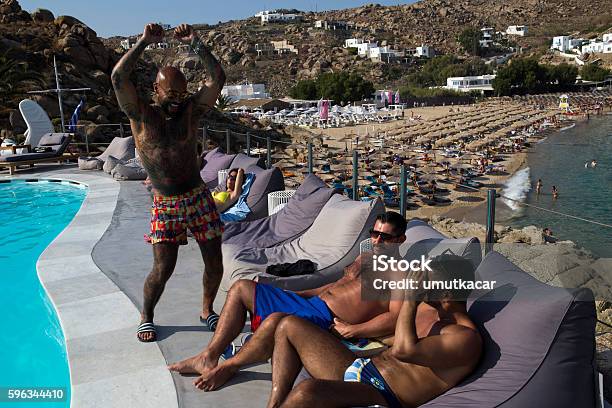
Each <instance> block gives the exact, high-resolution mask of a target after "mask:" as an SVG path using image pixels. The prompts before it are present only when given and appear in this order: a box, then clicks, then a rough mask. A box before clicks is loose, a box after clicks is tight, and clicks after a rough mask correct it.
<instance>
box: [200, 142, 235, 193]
mask: <svg viewBox="0 0 612 408" xmlns="http://www.w3.org/2000/svg"><path fill="white" fill-rule="evenodd" d="M234 156H235V155H233V154H225V153H223V151H221V149H220V148H219V147H217V148H216V149H213V150H211V151H210V152H208V153H206V154H205V155H204V157H203V158H202V160H204V166H203V167H202V170H200V177H202V180H204V182H205V183H206V185H207V186H208V188H209V189H213V188H215V187H217V184H219V179H218V172H219V170H224V169H228V168H229V166H230V164H231V163H232V160H234Z"/></svg>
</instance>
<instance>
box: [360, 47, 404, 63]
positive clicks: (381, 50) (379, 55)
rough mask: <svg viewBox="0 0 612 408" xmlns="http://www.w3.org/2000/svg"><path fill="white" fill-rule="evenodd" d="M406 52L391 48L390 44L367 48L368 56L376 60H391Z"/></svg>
mask: <svg viewBox="0 0 612 408" xmlns="http://www.w3.org/2000/svg"><path fill="white" fill-rule="evenodd" d="M404 54H405V53H404V52H402V51H397V50H393V49H391V47H389V46H385V47H372V48H369V49H368V50H367V58H369V59H371V60H372V61H374V62H391V60H394V59H396V58H402V57H403V56H404Z"/></svg>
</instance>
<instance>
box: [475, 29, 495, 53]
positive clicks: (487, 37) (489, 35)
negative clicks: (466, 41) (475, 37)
mask: <svg viewBox="0 0 612 408" xmlns="http://www.w3.org/2000/svg"><path fill="white" fill-rule="evenodd" d="M480 32H481V33H482V40H480V41H479V42H480V46H481V47H483V48H488V47H490V46H491V45H493V40H494V39H495V28H493V27H484V28H481V29H480Z"/></svg>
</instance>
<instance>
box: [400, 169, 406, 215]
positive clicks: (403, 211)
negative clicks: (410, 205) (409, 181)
mask: <svg viewBox="0 0 612 408" xmlns="http://www.w3.org/2000/svg"><path fill="white" fill-rule="evenodd" d="M400 214H401V215H402V217H404V218H406V166H405V165H403V164H402V167H401V172H400Z"/></svg>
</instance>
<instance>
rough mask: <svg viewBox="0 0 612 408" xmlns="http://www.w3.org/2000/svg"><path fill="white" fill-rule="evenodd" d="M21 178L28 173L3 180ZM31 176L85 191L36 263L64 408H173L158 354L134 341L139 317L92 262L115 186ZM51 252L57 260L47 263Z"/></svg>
mask: <svg viewBox="0 0 612 408" xmlns="http://www.w3.org/2000/svg"><path fill="white" fill-rule="evenodd" d="M29 178H33V175H32V174H30V175H28V176H27V177H25V176H17V177H12V178H11V179H13V180H20V179H29ZM37 178H38V179H41V180H44V179H62V180H65V181H72V182H76V183H80V184H84V185H86V186H87V187H88V192H87V196H86V197H85V199H84V200H83V203H82V204H81V207H80V208H79V211H78V212H77V213H76V214H75V216H74V218H73V219H72V220H71V221H70V223H69V224H68V225H67V226H66V228H64V230H63V231H62V232H61V233H60V234H58V235H57V236H56V237H55V239H54V240H53V241H52V242H51V243H50V244H49V245H48V246H47V248H45V250H44V251H43V252H42V253H41V255H40V257H39V258H38V260H37V263H36V270H37V274H38V278H39V281H40V282H41V285H42V286H43V287H44V289H45V291H46V293H47V295H48V297H49V299H50V301H51V304H52V305H53V307H54V309H55V311H56V313H57V316H58V320H59V322H60V325H61V327H62V332H63V334H64V339H65V342H66V351H67V358H68V365H69V372H70V385H71V392H70V396H71V400H70V406H71V407H73V408H81V407H87V408H92V407H115V406H116V407H124V406H133V405H136V404H139V405H141V404H142V405H144V406H148V407H170V408H171V407H178V396H177V391H176V388H175V385H174V382H173V380H172V376H171V375H170V373H169V372H168V370H167V369H166V361H165V359H164V356H163V354H162V352H161V350H160V349H159V347H158V346H157V344H156V343H149V344H143V343H139V342H138V341H137V340H136V336H135V330H136V323H137V322H138V319H139V316H140V314H139V311H138V310H137V309H136V307H135V306H134V304H133V303H132V302H131V301H130V300H129V299H128V297H127V296H126V295H125V294H124V293H123V292H122V291H121V289H120V288H119V287H117V286H116V285H115V284H114V283H113V282H112V281H111V280H110V279H109V278H108V277H107V276H106V275H105V274H104V272H102V271H101V270H100V269H99V268H98V267H97V266H96V264H95V263H94V262H93V259H92V251H93V248H94V247H95V244H96V243H97V242H98V241H99V240H100V238H101V237H102V236H103V234H104V232H105V231H106V230H107V228H108V227H109V225H110V223H111V220H112V217H113V214H114V211H115V207H116V204H117V198H118V195H119V189H120V184H119V183H118V182H117V181H115V180H113V179H111V178H109V177H108V176H106V175H103V174H96V173H90V174H70V172H69V171H68V172H62V173H41V174H39V175H38V177H37ZM88 216H89V217H88ZM92 218H94V219H95V223H94V224H93V225H92V224H91V219H92ZM58 252H59V253H62V256H61V257H57V256H56V257H54V255H53V254H54V253H58ZM64 253H65V254H68V253H69V254H70V255H69V256H68V255H66V256H64V255H63V254H64ZM71 262H75V263H71ZM71 293H79V296H78V300H74V301H72V300H67V296H69V295H70V294H71ZM59 299H64V300H63V301H62V300H59ZM96 312H98V313H96ZM92 315H95V316H96V317H95V319H92ZM108 338H112V339H113V340H115V341H112V342H109V341H107V340H108Z"/></svg>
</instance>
